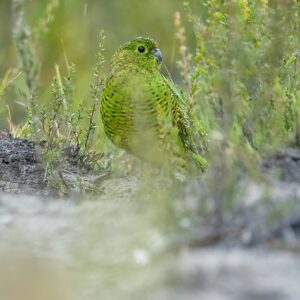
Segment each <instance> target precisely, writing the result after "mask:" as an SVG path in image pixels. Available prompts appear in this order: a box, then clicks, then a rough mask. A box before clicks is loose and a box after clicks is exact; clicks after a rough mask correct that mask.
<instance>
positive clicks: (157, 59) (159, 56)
mask: <svg viewBox="0 0 300 300" xmlns="http://www.w3.org/2000/svg"><path fill="white" fill-rule="evenodd" d="M153 54H154V56H155V57H156V61H157V62H158V63H159V64H161V62H162V59H163V57H162V54H161V52H160V50H159V49H158V48H155V49H154V50H153Z"/></svg>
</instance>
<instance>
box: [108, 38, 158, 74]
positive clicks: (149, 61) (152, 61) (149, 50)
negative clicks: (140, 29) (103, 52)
mask: <svg viewBox="0 0 300 300" xmlns="http://www.w3.org/2000/svg"><path fill="white" fill-rule="evenodd" d="M161 62H162V54H161V52H160V50H159V48H158V46H157V43H156V42H155V41H154V40H153V39H150V38H143V37H138V38H136V39H134V40H132V41H130V42H128V43H126V44H124V45H123V46H121V47H120V48H119V49H118V50H117V52H116V53H115V55H114V56H113V59H112V64H113V65H115V66H123V67H126V66H127V65H128V66H130V65H132V64H134V65H136V66H138V67H140V68H146V69H148V70H157V69H159V68H160V65H161Z"/></svg>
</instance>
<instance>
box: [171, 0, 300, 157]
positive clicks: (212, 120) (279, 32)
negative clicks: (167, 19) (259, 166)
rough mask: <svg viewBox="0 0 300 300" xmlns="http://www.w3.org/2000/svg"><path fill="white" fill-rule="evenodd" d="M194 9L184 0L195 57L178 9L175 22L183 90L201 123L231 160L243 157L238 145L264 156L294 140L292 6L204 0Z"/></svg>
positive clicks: (298, 9)
mask: <svg viewBox="0 0 300 300" xmlns="http://www.w3.org/2000/svg"><path fill="white" fill-rule="evenodd" d="M198 6H200V8H201V10H202V11H204V12H205V13H204V14H203V15H204V16H201V17H199V16H198V15H195V14H194V13H193V9H192V6H191V4H190V3H189V2H188V1H185V2H184V7H185V10H186V14H187V18H188V20H189V21H190V22H191V24H192V25H193V28H194V33H195V41H196V51H195V54H194V55H191V54H189V53H187V50H186V49H187V47H186V45H185V36H184V29H183V27H182V26H181V24H180V15H179V14H177V15H176V17H175V24H176V27H177V38H178V40H179V44H180V47H179V52H180V54H181V60H180V62H179V67H180V70H181V74H182V76H183V79H184V82H185V83H187V84H186V86H187V91H186V93H187V95H188V96H189V97H190V99H191V101H192V102H193V103H194V102H195V110H196V112H197V115H198V116H199V117H200V118H201V119H202V121H204V123H205V128H206V129H207V130H208V131H209V132H211V131H218V132H219V133H220V134H221V135H222V136H223V139H224V140H225V141H226V143H227V145H229V148H231V150H233V152H232V153H233V156H234V158H235V159H242V160H243V156H244V155H243V154H242V156H241V154H240V153H241V151H240V150H241V149H243V150H242V152H246V153H248V155H251V154H252V153H254V152H255V151H258V153H259V154H260V155H265V154H266V153H268V152H270V151H274V150H275V149H277V148H278V147H282V146H283V145H286V144H287V143H289V142H292V143H295V142H296V140H297V139H298V138H297V137H296V135H297V134H298V133H297V132H298V131H299V129H298V127H297V123H298V121H297V120H298V112H297V111H298V110H299V109H298V108H297V102H298V100H297V99H298V97H299V79H300V78H299V63H298V61H297V60H298V56H299V54H298V53H299V35H298V30H299V25H298V21H297V20H298V19H299V13H300V5H299V3H298V2H297V1H292V0H291V1H288V3H283V2H281V1H271V2H270V3H269V4H268V2H266V1H226V2H223V1H203V2H201V4H199V5H198ZM298 103H299V102H298ZM210 139H211V140H212V136H211V134H210Z"/></svg>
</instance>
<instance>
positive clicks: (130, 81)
mask: <svg viewBox="0 0 300 300" xmlns="http://www.w3.org/2000/svg"><path fill="white" fill-rule="evenodd" d="M161 63H162V53H161V52H160V50H159V48H158V46H157V43H156V42H155V41H154V40H153V39H150V38H143V37H139V38H136V39H134V40H132V41H130V42H128V43H126V44H124V45H123V46H121V47H120V48H119V49H118V50H117V51H116V53H115V54H114V55H113V57H112V60H111V73H110V75H109V76H108V79H107V81H106V84H105V86H104V88H103V92H102V97H101V105H100V107H101V118H102V122H103V126H104V131H105V133H106V135H107V136H108V137H109V139H110V140H111V141H112V142H113V143H114V144H115V145H116V146H117V147H119V148H122V149H125V150H126V151H127V152H129V153H132V154H134V155H135V156H137V157H139V158H140V159H141V160H143V161H147V162H150V163H153V164H154V165H155V166H162V167H163V166H165V165H168V166H171V167H172V168H173V169H174V172H181V171H180V170H184V172H185V173H186V172H189V173H191V172H193V173H194V171H195V170H197V172H198V171H199V170H200V171H201V172H203V171H204V170H205V169H206V167H207V163H206V160H205V159H204V158H203V157H202V156H201V155H200V153H201V151H202V150H203V147H201V146H199V145H201V144H203V143H202V141H203V139H204V134H203V132H202V133H201V134H200V135H199V134H198V133H199V130H197V126H196V123H197V122H199V120H196V119H195V117H194V116H193V114H192V112H191V110H190V106H189V104H188V103H187V102H186V101H185V100H184V99H183V97H182V96H181V95H180V93H179V92H178V91H177V90H176V87H175V85H174V84H173V82H172V81H171V80H168V79H167V78H165V77H164V76H163V75H162V74H161V73H160V66H161ZM195 122H196V123H195ZM198 124H199V123H198ZM198 128H199V126H198ZM200 131H201V130H200ZM197 137H198V138H197Z"/></svg>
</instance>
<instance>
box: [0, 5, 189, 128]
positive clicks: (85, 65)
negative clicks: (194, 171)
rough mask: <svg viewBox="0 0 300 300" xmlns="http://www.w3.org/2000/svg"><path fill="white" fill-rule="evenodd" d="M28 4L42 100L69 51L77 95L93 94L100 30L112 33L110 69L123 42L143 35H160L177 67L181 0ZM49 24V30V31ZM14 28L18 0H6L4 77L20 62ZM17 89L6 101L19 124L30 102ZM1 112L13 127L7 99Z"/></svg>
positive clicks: (0, 50)
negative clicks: (177, 14) (177, 19)
mask: <svg viewBox="0 0 300 300" xmlns="http://www.w3.org/2000/svg"><path fill="white" fill-rule="evenodd" d="M25 5H26V18H27V21H28V23H29V25H30V26H31V27H32V32H33V37H34V39H35V48H36V55H37V58H38V61H39V62H40V67H41V69H40V72H41V73H40V75H41V77H40V82H39V85H40V92H39V97H38V102H39V103H45V102H47V101H49V98H50V97H51V92H50V89H51V84H50V83H51V79H52V77H53V76H54V74H55V71H54V65H55V64H58V65H60V66H61V68H62V69H63V67H65V65H66V64H65V58H64V55H65V54H66V55H67V57H68V60H69V62H72V63H74V64H75V65H76V70H77V75H76V87H77V88H76V95H75V97H74V98H76V99H77V101H78V102H79V101H80V100H81V98H83V97H87V96H89V88H90V84H91V82H92V80H93V76H92V74H93V67H94V66H95V64H96V52H97V45H98V41H99V31H100V30H104V31H105V34H106V37H107V38H106V40H105V50H106V51H105V57H106V59H107V64H106V65H105V70H107V69H108V61H109V60H110V57H111V55H112V53H113V52H114V51H115V50H116V49H117V48H118V47H119V46H120V45H121V44H122V43H124V42H127V41H128V40H130V39H133V38H135V37H137V36H149V37H152V38H154V39H156V40H157V41H158V43H159V45H160V48H161V50H162V51H163V54H164V62H165V63H166V65H167V66H168V69H169V72H170V73H172V74H174V73H176V66H175V56H176V51H175V49H176V46H175V43H176V40H175V28H174V13H175V11H183V6H182V1H180V0H165V1H160V0H153V1H146V2H142V1H138V0H130V1H119V0H111V1H106V0H100V1H93V0H87V1H84V0H74V1H66V0H41V1H30V0H26V1H25ZM48 21H50V22H49V25H47V23H48ZM186 23H187V22H185V24H186ZM44 25H46V26H44ZM43 27H45V28H43ZM44 29H46V30H45V31H46V32H43V31H44ZM12 31H13V17H12V1H10V0H1V1H0V78H3V77H4V75H5V73H6V72H7V70H8V69H10V68H18V67H19V65H18V60H17V55H16V49H15V45H14V41H13V38H12ZM41 31H42V32H41ZM38 32H39V33H41V34H38ZM36 36H38V38H36ZM191 37H192V32H190V39H189V40H190V43H191V44H192V45H194V43H193V39H192V38H191ZM22 77H24V76H23V75H21V76H20V78H18V80H17V82H16V83H17V86H18V87H19V86H20V85H22V81H23V80H24V78H22ZM17 89H18V88H17ZM17 89H16V88H15V87H13V86H11V87H10V88H8V89H7V90H6V94H5V95H4V97H3V99H2V100H1V103H4V104H7V105H9V107H10V109H11V113H12V119H13V122H14V123H17V124H18V123H19V122H21V121H22V120H24V119H25V114H26V112H25V109H24V106H21V105H19V104H20V102H23V101H22V100H23V99H20V95H18V93H17V92H16V90H17ZM18 103H19V104H18ZM0 116H1V118H0V129H3V128H7V122H6V116H7V107H6V106H5V105H1V108H0Z"/></svg>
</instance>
